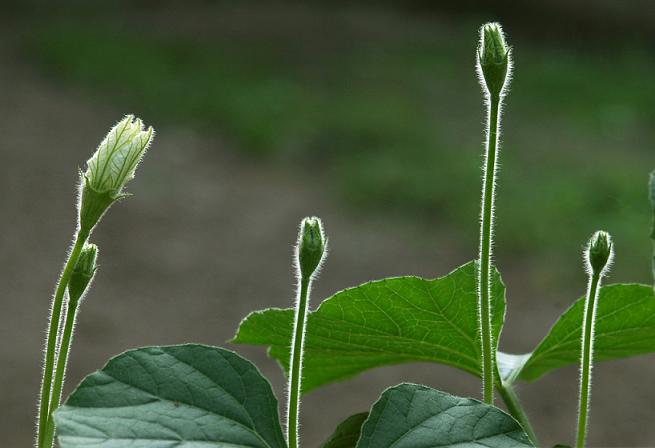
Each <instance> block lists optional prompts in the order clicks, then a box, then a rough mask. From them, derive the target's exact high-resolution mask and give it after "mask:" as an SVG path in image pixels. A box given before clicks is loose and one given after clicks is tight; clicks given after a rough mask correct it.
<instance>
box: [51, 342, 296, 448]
mask: <svg viewBox="0 0 655 448" xmlns="http://www.w3.org/2000/svg"><path fill="white" fill-rule="evenodd" d="M55 422H56V424H57V432H58V435H59V445H60V446H61V448H78V447H86V448H88V447H89V446H102V447H103V448H127V447H129V448H165V447H175V448H200V447H208V448H209V447H237V446H238V447H257V448H259V447H262V448H264V447H268V448H285V447H286V446H287V445H286V442H285V440H284V437H283V435H282V429H281V428H280V423H279V418H278V403H277V400H276V399H275V396H274V395H273V392H272V390H271V386H270V384H269V383H268V381H267V380H266V379H265V378H264V377H263V376H262V375H261V374H260V373H259V371H258V370H257V368H256V367H255V366H254V365H253V364H252V363H250V362H249V361H247V360H245V359H244V358H242V357H240V356H238V355H237V354H235V353H233V352H231V351H228V350H225V349H222V348H217V347H208V346H204V345H196V344H189V345H175V346H166V347H145V348H140V349H136V350H131V351H128V352H125V353H123V354H121V355H118V356H117V357H115V358H113V359H112V360H110V361H109V363H107V365H106V366H105V367H104V368H103V369H102V370H99V371H97V372H95V373H92V374H91V375H89V376H87V377H86V378H85V379H84V381H83V382H82V384H80V386H79V387H78V388H77V389H76V390H75V391H74V392H73V393H72V395H71V396H70V397H69V398H68V400H67V401H66V403H65V405H64V406H62V407H61V408H60V409H59V410H58V411H57V412H56V413H55Z"/></svg>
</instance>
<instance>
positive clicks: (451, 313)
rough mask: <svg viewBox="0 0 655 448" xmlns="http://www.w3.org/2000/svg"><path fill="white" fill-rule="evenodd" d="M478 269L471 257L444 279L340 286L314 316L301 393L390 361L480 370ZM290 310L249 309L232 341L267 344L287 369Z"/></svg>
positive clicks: (495, 289)
mask: <svg viewBox="0 0 655 448" xmlns="http://www.w3.org/2000/svg"><path fill="white" fill-rule="evenodd" d="M492 281H493V283H492V301H493V303H492V307H493V308H492V309H493V330H494V335H495V337H496V339H497V338H498V335H499V333H500V329H501V327H502V324H503V320H504V316H505V287H504V285H503V284H502V281H501V279H500V276H499V275H498V273H497V272H494V276H493V279H492ZM477 303H478V299H477V292H476V269H475V264H474V263H473V262H470V263H467V264H465V265H464V266H462V267H460V268H458V269H456V270H455V271H453V272H451V273H450V274H448V275H447V276H445V277H442V278H438V279H435V280H425V279H422V278H418V277H398V278H388V279H384V280H379V281H374V282H370V283H365V284H363V285H361V286H358V287H355V288H350V289H346V290H344V291H341V292H339V293H337V294H335V295H334V296H332V297H330V298H329V299H327V300H325V301H324V302H323V303H322V304H321V305H320V307H319V308H318V309H317V310H316V311H314V312H312V313H310V314H309V317H308V322H307V341H306V346H305V362H304V365H303V367H304V370H303V375H304V382H303V391H305V392H307V391H309V390H311V389H314V388H316V387H319V386H321V385H323V384H326V383H330V382H333V381H338V380H341V379H344V378H348V377H350V376H352V375H355V374H358V373H360V372H362V371H364V370H367V369H370V368H373V367H378V366H382V365H389V364H399V363H404V362H415V361H431V362H436V363H442V364H448V365H451V366H454V367H457V368H460V369H462V370H465V371H466V372H469V373H472V374H474V375H478V376H479V375H480V348H479V346H480V342H479V336H478V334H479V332H478V323H477V307H478V305H477ZM292 322H293V311H292V310H281V309H268V310H264V311H258V312H254V313H251V314H250V315H249V316H248V317H246V318H245V319H244V321H243V322H242V323H241V325H240V327H239V330H238V331H237V334H236V336H235V338H234V340H233V342H235V343H239V344H255V345H267V346H269V347H270V351H269V354H270V355H271V356H272V357H273V358H275V359H277V360H278V361H279V362H280V363H281V364H282V365H283V367H285V369H287V367H288V362H289V342H290V340H291V328H292Z"/></svg>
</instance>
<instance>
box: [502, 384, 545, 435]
mask: <svg viewBox="0 0 655 448" xmlns="http://www.w3.org/2000/svg"><path fill="white" fill-rule="evenodd" d="M496 388H497V389H498V393H499V394H500V396H501V397H502V398H503V401H504V402H505V405H506V406H507V410H508V411H509V413H510V414H511V415H512V417H514V418H515V419H516V421H517V422H519V423H520V424H521V426H522V427H523V430H524V431H525V432H526V433H527V434H528V437H529V438H530V441H531V442H532V444H533V445H534V446H539V439H537V434H535V432H534V429H533V428H532V424H531V423H530V420H529V419H528V415H527V414H526V413H525V410H524V409H523V406H522V405H521V401H520V400H519V396H518V395H517V394H516V391H515V390H514V386H513V385H511V384H507V383H500V382H499V383H496Z"/></svg>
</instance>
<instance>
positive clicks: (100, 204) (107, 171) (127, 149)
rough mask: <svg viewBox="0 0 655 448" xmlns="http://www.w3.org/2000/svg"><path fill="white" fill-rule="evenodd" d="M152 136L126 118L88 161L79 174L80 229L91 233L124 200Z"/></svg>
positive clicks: (115, 127) (152, 133)
mask: <svg viewBox="0 0 655 448" xmlns="http://www.w3.org/2000/svg"><path fill="white" fill-rule="evenodd" d="M153 136H154V130H153V129H152V127H149V128H147V129H145V127H144V126H143V122H142V121H141V120H140V119H139V118H136V119H135V118H134V115H127V116H125V118H123V119H122V120H121V121H120V122H119V123H118V124H117V125H116V126H114V127H113V128H112V129H111V130H110V131H109V133H108V134H107V136H106V137H105V138H104V140H103V141H102V142H101V143H100V145H99V146H98V149H97V150H96V152H95V153H94V154H93V156H91V158H90V159H89V160H88V161H87V169H86V172H84V173H83V174H82V185H81V190H82V193H81V200H80V207H79V208H80V210H79V214H80V228H81V230H82V231H84V232H85V233H90V232H91V229H92V228H93V226H95V225H96V224H97V222H98V221H99V220H100V218H101V217H102V215H103V214H104V212H105V211H106V210H107V209H108V208H109V206H110V205H111V204H113V203H114V202H115V201H117V200H118V199H120V198H122V197H124V196H125V195H124V194H123V189H124V188H125V185H126V184H127V182H129V181H130V180H131V179H133V178H134V172H135V171H136V168H137V166H138V165H139V162H140V161H141V159H142V158H143V155H144V154H145V152H146V150H147V149H148V147H149V146H150V143H151V142H152V139H153Z"/></svg>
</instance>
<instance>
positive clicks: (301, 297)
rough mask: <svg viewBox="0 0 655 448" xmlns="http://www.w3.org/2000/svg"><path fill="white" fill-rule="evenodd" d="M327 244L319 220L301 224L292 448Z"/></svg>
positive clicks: (291, 405)
mask: <svg viewBox="0 0 655 448" xmlns="http://www.w3.org/2000/svg"><path fill="white" fill-rule="evenodd" d="M326 245H327V241H326V239H325V236H324V235H323V225H322V223H321V220H320V219H318V218H305V219H303V220H302V223H301V224H300V233H299V235H298V244H297V246H296V267H297V270H298V282H299V283H298V295H297V300H296V313H295V319H294V324H293V333H292V337H293V340H292V341H291V360H290V362H289V391H288V394H289V402H288V406H287V442H288V444H289V448H297V447H298V446H299V440H298V426H299V415H300V412H299V411H300V391H301V387H302V384H301V383H302V362H303V354H304V349H305V327H306V324H307V309H308V307H309V295H310V292H311V285H312V281H313V280H314V278H315V277H316V274H317V273H318V270H319V267H320V265H321V263H322V261H323V259H324V258H325V253H326V251H325V250H326Z"/></svg>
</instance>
